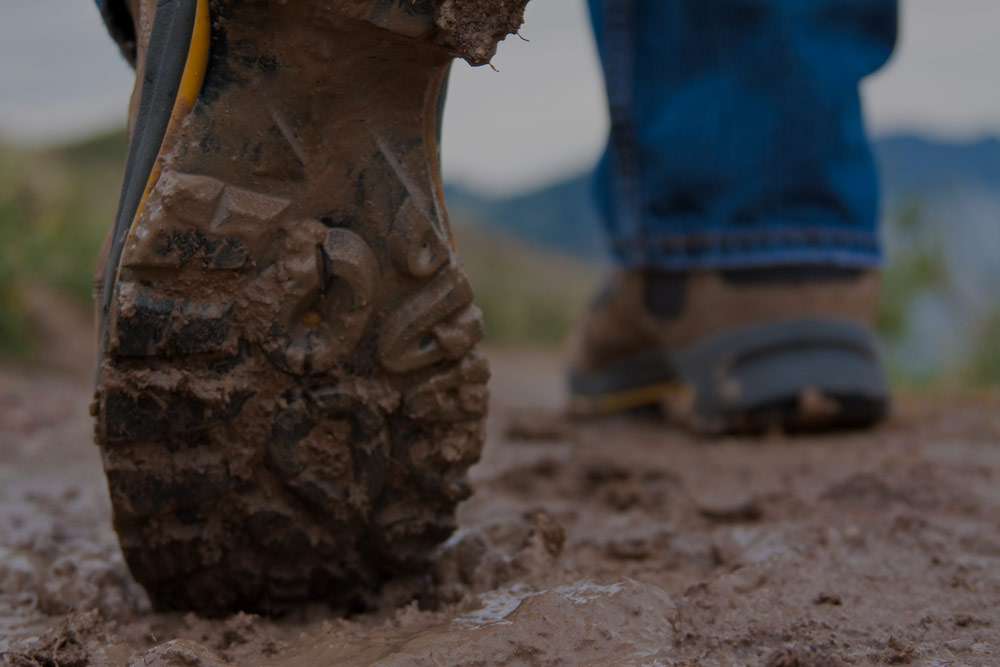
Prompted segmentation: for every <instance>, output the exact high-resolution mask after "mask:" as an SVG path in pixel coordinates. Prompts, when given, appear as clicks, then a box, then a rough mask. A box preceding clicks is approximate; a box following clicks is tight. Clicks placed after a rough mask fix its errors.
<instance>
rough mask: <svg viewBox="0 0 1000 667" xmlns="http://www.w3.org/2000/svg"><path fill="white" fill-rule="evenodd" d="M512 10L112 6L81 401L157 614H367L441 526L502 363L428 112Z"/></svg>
mask: <svg viewBox="0 0 1000 667" xmlns="http://www.w3.org/2000/svg"><path fill="white" fill-rule="evenodd" d="M494 5H496V10H495V11H494V10H493V9H492V8H493V7H494ZM523 5H524V2H506V3H498V2H497V0H476V1H474V2H465V3H464V4H463V3H455V2H453V0H435V1H434V2H431V1H430V0H340V1H339V2H338V1H335V2H325V1H324V2H319V1H316V0H297V1H296V2H285V1H284V0H265V1H261V2H253V3H250V2H229V1H226V0H211V1H210V2H209V1H207V0H168V1H164V0H132V1H130V2H128V3H127V4H123V3H122V2H118V3H117V5H116V4H115V3H114V2H113V1H112V0H108V2H105V8H106V14H107V16H108V17H110V18H111V19H112V20H117V21H121V20H122V17H123V16H124V17H127V18H128V20H130V21H132V24H131V25H130V26H125V27H119V29H118V30H117V31H115V34H119V35H126V36H128V35H132V36H134V40H135V48H130V47H129V45H128V44H127V43H125V44H123V52H125V53H126V54H131V53H134V54H135V64H136V68H137V83H136V92H135V97H134V101H133V105H132V113H131V116H130V145H129V155H128V164H127V168H126V179H125V183H124V185H123V189H122V196H121V203H120V208H119V213H118V218H117V220H116V223H115V226H114V227H113V229H112V230H111V232H110V233H109V238H108V242H107V244H106V249H105V252H104V253H102V254H103V255H104V257H103V259H102V261H103V262H104V265H103V267H102V268H99V273H101V274H102V275H103V280H99V281H98V283H99V285H98V292H99V296H100V303H99V305H100V309H101V314H102V327H101V357H102V359H101V363H100V366H99V370H98V378H97V387H96V400H95V403H94V408H93V410H94V414H95V416H96V418H97V426H96V438H97V441H98V443H99V444H100V446H101V450H102V453H103V459H104V466H105V470H106V472H107V478H108V485H109V487H110V491H111V499H112V503H113V506H114V521H115V528H116V530H117V531H118V535H119V538H120V541H121V545H122V550H123V551H124V554H125V558H126V560H127V562H128V564H129V567H130V568H131V570H132V572H133V574H134V575H135V577H136V579H138V580H139V581H140V582H141V583H142V584H143V585H144V586H145V587H146V590H147V591H148V592H149V595H150V597H151V599H152V601H153V603H154V605H155V606H156V607H157V608H160V609H171V608H173V609H197V610H202V611H208V612H224V611H230V610H233V609H246V610H254V611H263V612H273V611H277V610H281V609H282V608H283V607H285V606H286V605H287V604H289V603H291V602H295V601H299V600H303V599H319V600H325V601H329V602H331V603H335V604H352V605H356V604H358V600H359V599H362V598H363V595H362V594H363V593H364V592H365V591H372V590H375V589H377V588H378V587H379V586H380V584H381V583H382V582H383V581H384V580H385V579H386V578H387V577H390V576H393V575H397V574H400V573H404V572H412V571H420V570H422V568H424V567H425V565H426V562H427V559H428V556H429V553H430V552H431V551H432V549H434V548H435V546H436V545H437V544H439V543H440V542H441V541H442V540H444V539H445V538H446V537H448V535H449V534H450V533H451V532H452V530H453V528H454V517H453V513H454V507H455V505H456V503H457V502H458V501H460V500H462V499H463V498H465V497H466V496H468V494H469V486H468V483H467V481H466V470H467V468H468V467H469V466H470V465H471V464H472V463H473V462H475V461H476V460H477V459H478V457H479V454H480V450H481V447H482V442H483V429H482V424H483V419H484V417H485V414H486V408H487V390H486V381H487V379H488V377H489V370H488V368H487V364H486V360H485V359H483V358H482V357H480V356H479V355H478V354H477V353H476V351H475V345H476V343H477V342H478V341H479V339H480V337H481V335H482V320H481V317H480V313H479V311H478V309H476V308H475V306H473V305H472V298H473V294H472V289H471V288H470V286H469V283H468V280H467V279H466V277H465V273H464V271H463V269H462V265H461V263H460V261H459V259H458V257H457V255H456V253H455V250H454V244H453V242H452V238H451V233H450V230H449V226H448V220H447V217H446V213H445V208H444V201H443V198H442V191H441V179H440V171H439V161H438V119H439V114H440V108H441V104H442V100H443V90H444V84H445V80H446V77H447V72H448V68H449V65H450V62H451V60H452V58H453V56H454V55H456V53H458V54H460V55H464V56H466V57H467V59H468V60H470V61H474V62H483V61H485V60H488V59H489V57H490V55H491V54H492V52H493V49H494V48H495V45H496V41H497V40H499V39H500V38H502V37H503V36H504V35H506V34H507V32H509V31H511V30H515V29H516V28H517V27H518V26H519V25H520V18H521V13H522V11H523ZM112 6H116V7H117V9H115V10H114V11H112V10H111V9H110V8H111V7H112ZM115 17H117V18H115Z"/></svg>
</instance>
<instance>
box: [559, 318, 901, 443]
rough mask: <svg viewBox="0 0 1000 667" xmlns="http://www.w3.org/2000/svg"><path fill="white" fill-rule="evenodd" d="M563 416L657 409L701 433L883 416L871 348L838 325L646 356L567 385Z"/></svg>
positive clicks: (783, 329) (739, 333)
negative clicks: (568, 396)
mask: <svg viewBox="0 0 1000 667" xmlns="http://www.w3.org/2000/svg"><path fill="white" fill-rule="evenodd" d="M570 389H571V393H572V401H573V402H572V405H571V411H573V412H574V413H576V414H579V415H597V414H609V413H612V412H618V411H622V410H628V409H633V408H642V407H648V406H650V405H657V406H659V407H660V408H662V409H663V410H664V411H665V412H666V413H667V415H668V417H670V418H671V419H672V420H674V421H677V422H679V423H682V424H683V425H685V426H687V427H689V428H692V429H693V430H696V431H698V432H702V433H710V434H711V433H715V434H718V433H735V432H756V431H761V430H766V429H768V428H772V427H779V428H783V429H786V430H792V431H797V430H813V429H819V430H826V429H837V428H853V427H863V426H868V425H871V424H873V423H875V422H877V421H879V420H880V419H882V418H883V417H884V416H885V415H886V413H887V412H888V408H889V398H888V396H889V392H888V386H887V382H886V379H885V375H884V372H883V371H882V366H881V362H880V360H879V354H878V348H877V343H876V342H875V340H874V337H873V335H872V334H871V332H870V331H869V330H868V329H867V328H865V327H862V326H859V325H856V324H853V323H850V322H846V321H841V320H792V321H787V322H776V323H767V324H762V325H757V326H750V327H741V328H738V329H734V330H732V331H728V332H724V333H722V334H719V335H716V336H713V337H709V338H707V339H705V340H702V341H699V342H698V343H696V344H694V345H691V346H689V347H686V348H682V349H673V350H667V349H653V350H649V351H647V352H645V353H643V354H641V355H637V356H636V357H633V358H631V359H626V360H624V361H623V362H620V363H618V364H616V365H614V366H612V367H608V368H605V369H602V370H601V371H600V372H597V373H589V374H583V373H574V374H573V375H572V376H571V378H570Z"/></svg>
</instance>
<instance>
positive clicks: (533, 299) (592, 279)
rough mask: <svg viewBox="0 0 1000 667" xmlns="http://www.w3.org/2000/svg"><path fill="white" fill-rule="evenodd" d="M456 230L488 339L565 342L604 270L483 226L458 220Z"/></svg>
mask: <svg viewBox="0 0 1000 667" xmlns="http://www.w3.org/2000/svg"><path fill="white" fill-rule="evenodd" d="M455 235H456V237H457V241H458V246H459V250H460V251H461V253H462V259H463V261H464V263H465V267H466V269H467V270H468V272H469V279H470V280H471V281H472V285H473V286H474V287H475V289H476V303H477V304H478V305H479V307H480V308H481V309H482V310H483V317H484V319H485V322H486V341H487V342H488V343H491V344H495V345H512V344H525V343H527V344H535V345H559V344H561V343H563V342H565V339H566V336H567V334H568V331H569V329H570V327H571V326H572V324H573V322H574V321H575V319H576V318H577V316H579V314H580V311H581V310H582V309H583V307H584V305H585V304H586V303H587V301H588V300H589V299H590V298H591V296H592V295H593V293H594V291H595V290H596V289H597V286H598V284H599V282H600V279H601V277H602V276H601V272H600V270H599V269H597V268H595V267H594V265H592V264H587V263H584V262H580V261H578V260H573V259H570V258H568V257H561V256H559V255H554V254H553V253H551V252H546V251H541V250H535V249H532V248H528V247H526V246H524V245H522V244H520V243H518V242H516V241H513V240H509V239H505V238H503V237H502V236H497V235H494V234H491V233H488V232H484V231H483V230H482V227H481V226H479V225H470V224H459V225H458V226H457V228H456V230H455Z"/></svg>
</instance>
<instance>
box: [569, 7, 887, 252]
mask: <svg viewBox="0 0 1000 667" xmlns="http://www.w3.org/2000/svg"><path fill="white" fill-rule="evenodd" d="M589 3H590V9H591V17H592V19H593V22H594V31H595V34H596V36H597V42H598V46H599V48H600V55H601V62H602V64H603V68H604V74H605V80H606V85H607V92H608V102H609V105H610V109H611V134H610V138H609V141H608V149H607V151H606V153H605V156H604V158H603V159H602V161H601V164H600V165H599V167H598V171H597V181H598V188H597V190H598V202H599V205H600V209H601V212H602V214H603V217H604V219H605V221H606V226H607V229H608V232H609V234H610V241H611V245H612V253H613V255H614V257H615V258H616V259H617V261H618V262H619V263H621V264H622V265H625V266H629V267H636V268H659V269H666V270H690V269H703V268H723V267H753V266H773V265H779V264H826V265H841V266H872V265H877V264H878V263H879V261H880V248H879V239H878V230H877V227H876V218H877V215H878V182H877V175H876V172H875V166H874V163H873V159H872V155H871V150H870V148H869V144H868V140H867V137H866V135H865V131H864V127H863V124H862V118H861V106H860V101H859V97H858V83H859V81H860V80H861V78H862V77H864V76H866V75H867V74H870V73H871V72H873V71H875V70H876V69H878V68H879V67H880V66H881V65H882V64H883V63H884V62H885V61H886V60H887V59H888V57H889V55H890V53H891V52H892V49H893V46H894V44H895V41H896V30H897V8H896V0H589Z"/></svg>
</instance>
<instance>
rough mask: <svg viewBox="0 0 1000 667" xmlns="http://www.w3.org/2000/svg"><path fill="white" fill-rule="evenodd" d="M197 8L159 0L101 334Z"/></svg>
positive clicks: (194, 1) (188, 0) (183, 1)
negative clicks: (124, 249) (126, 240)
mask: <svg viewBox="0 0 1000 667" xmlns="http://www.w3.org/2000/svg"><path fill="white" fill-rule="evenodd" d="M197 8H198V0H159V1H158V2H157V4H156V15H155V16H154V18H153V29H152V32H151V34H150V37H149V46H148V48H147V50H146V59H145V64H144V65H143V67H142V70H141V71H142V80H141V89H140V93H139V107H138V109H137V111H136V118H135V126H134V130H133V134H132V137H131V140H130V142H129V150H128V159H127V161H126V163H125V178H124V181H123V183H122V190H121V198H120V199H119V201H118V213H117V215H116V216H115V227H114V236H113V237H112V241H111V251H110V254H109V256H108V263H107V269H106V270H105V275H104V285H105V288H104V295H103V301H102V303H101V312H102V340H103V338H104V336H106V335H107V318H108V310H109V308H110V305H111V298H112V295H113V294H114V291H115V290H114V285H115V276H116V275H117V273H118V264H119V262H120V261H121V255H122V248H123V247H124V245H125V238H126V237H127V236H128V231H129V228H130V227H131V225H132V221H133V220H134V219H135V215H136V212H137V211H138V210H139V205H140V204H141V202H142V196H143V193H144V192H145V190H146V184H147V182H148V181H149V175H150V174H151V173H152V171H153V166H154V165H155V164H156V157H157V155H159V152H160V146H161V145H162V144H163V138H164V136H165V135H166V133H167V127H168V126H169V124H170V117H171V115H172V113H173V109H174V103H175V101H176V99H177V91H178V89H179V88H180V84H181V78H182V77H183V76H184V68H185V66H186V64H187V59H188V50H189V48H190V46H191V34H192V32H193V30H194V21H195V13H196V10H197ZM98 368H100V364H98ZM98 372H99V371H98Z"/></svg>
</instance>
